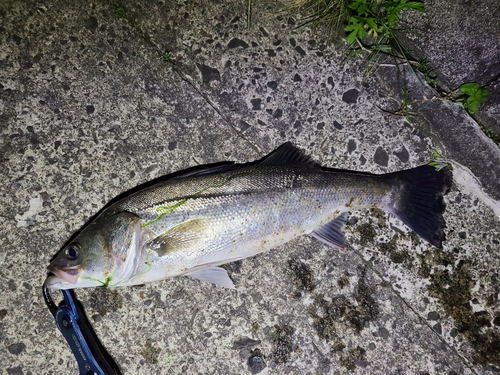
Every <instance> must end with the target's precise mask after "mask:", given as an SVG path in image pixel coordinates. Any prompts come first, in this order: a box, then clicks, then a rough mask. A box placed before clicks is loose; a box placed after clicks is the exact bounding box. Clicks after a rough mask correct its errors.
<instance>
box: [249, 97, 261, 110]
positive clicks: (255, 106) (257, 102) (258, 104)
mask: <svg viewBox="0 0 500 375" xmlns="http://www.w3.org/2000/svg"><path fill="white" fill-rule="evenodd" d="M250 103H252V109H253V110H254V111H260V110H261V109H262V106H261V103H262V99H252V100H250Z"/></svg>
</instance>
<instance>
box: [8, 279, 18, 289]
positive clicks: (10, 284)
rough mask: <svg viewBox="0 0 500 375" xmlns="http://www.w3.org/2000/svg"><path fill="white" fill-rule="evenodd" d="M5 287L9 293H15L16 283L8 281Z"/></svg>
mask: <svg viewBox="0 0 500 375" xmlns="http://www.w3.org/2000/svg"><path fill="white" fill-rule="evenodd" d="M7 285H8V286H9V290H10V291H12V292H15V291H16V290H17V286H16V282H15V281H14V280H12V279H10V280H9V283H8V284H7Z"/></svg>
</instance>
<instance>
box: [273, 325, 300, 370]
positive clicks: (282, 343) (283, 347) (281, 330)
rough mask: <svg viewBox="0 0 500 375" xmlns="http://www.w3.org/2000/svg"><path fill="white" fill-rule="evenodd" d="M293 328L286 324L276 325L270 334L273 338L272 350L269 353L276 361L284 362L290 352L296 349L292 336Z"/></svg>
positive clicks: (286, 360)
mask: <svg viewBox="0 0 500 375" xmlns="http://www.w3.org/2000/svg"><path fill="white" fill-rule="evenodd" d="M294 332H295V330H294V329H293V328H292V327H290V326H289V325H287V324H282V325H276V326H274V330H273V332H272V334H271V337H272V340H273V346H274V349H273V352H272V354H271V356H272V358H273V359H274V361H276V362H277V363H286V362H288V360H289V359H290V354H291V353H292V352H293V351H294V350H296V349H297V348H296V346H295V345H294V344H293V341H292V336H293V334H294Z"/></svg>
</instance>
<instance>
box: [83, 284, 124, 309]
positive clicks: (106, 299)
mask: <svg viewBox="0 0 500 375" xmlns="http://www.w3.org/2000/svg"><path fill="white" fill-rule="evenodd" d="M123 300H124V299H123V297H122V295H121V294H119V293H118V292H117V291H116V290H114V289H106V288H95V289H94V291H93V292H92V294H91V295H90V306H91V307H92V309H94V310H95V311H97V312H98V313H99V314H101V315H106V314H107V313H109V312H112V311H116V310H118V309H120V308H122V307H123Z"/></svg>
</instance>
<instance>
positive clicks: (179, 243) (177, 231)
mask: <svg viewBox="0 0 500 375" xmlns="http://www.w3.org/2000/svg"><path fill="white" fill-rule="evenodd" d="M207 229H208V223H207V221H206V220H205V219H203V218H194V219H190V220H187V221H185V222H183V223H181V224H178V225H176V226H174V227H172V228H170V229H169V230H167V231H166V232H165V233H163V234H161V235H159V236H158V237H156V238H155V239H153V240H151V241H149V243H148V245H147V246H148V248H149V249H150V250H152V251H154V252H156V253H157V254H158V256H160V257H162V256H164V255H166V254H168V253H171V252H173V251H182V250H187V249H193V248H196V247H197V246H200V244H201V241H202V240H203V238H204V237H206V235H207Z"/></svg>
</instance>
